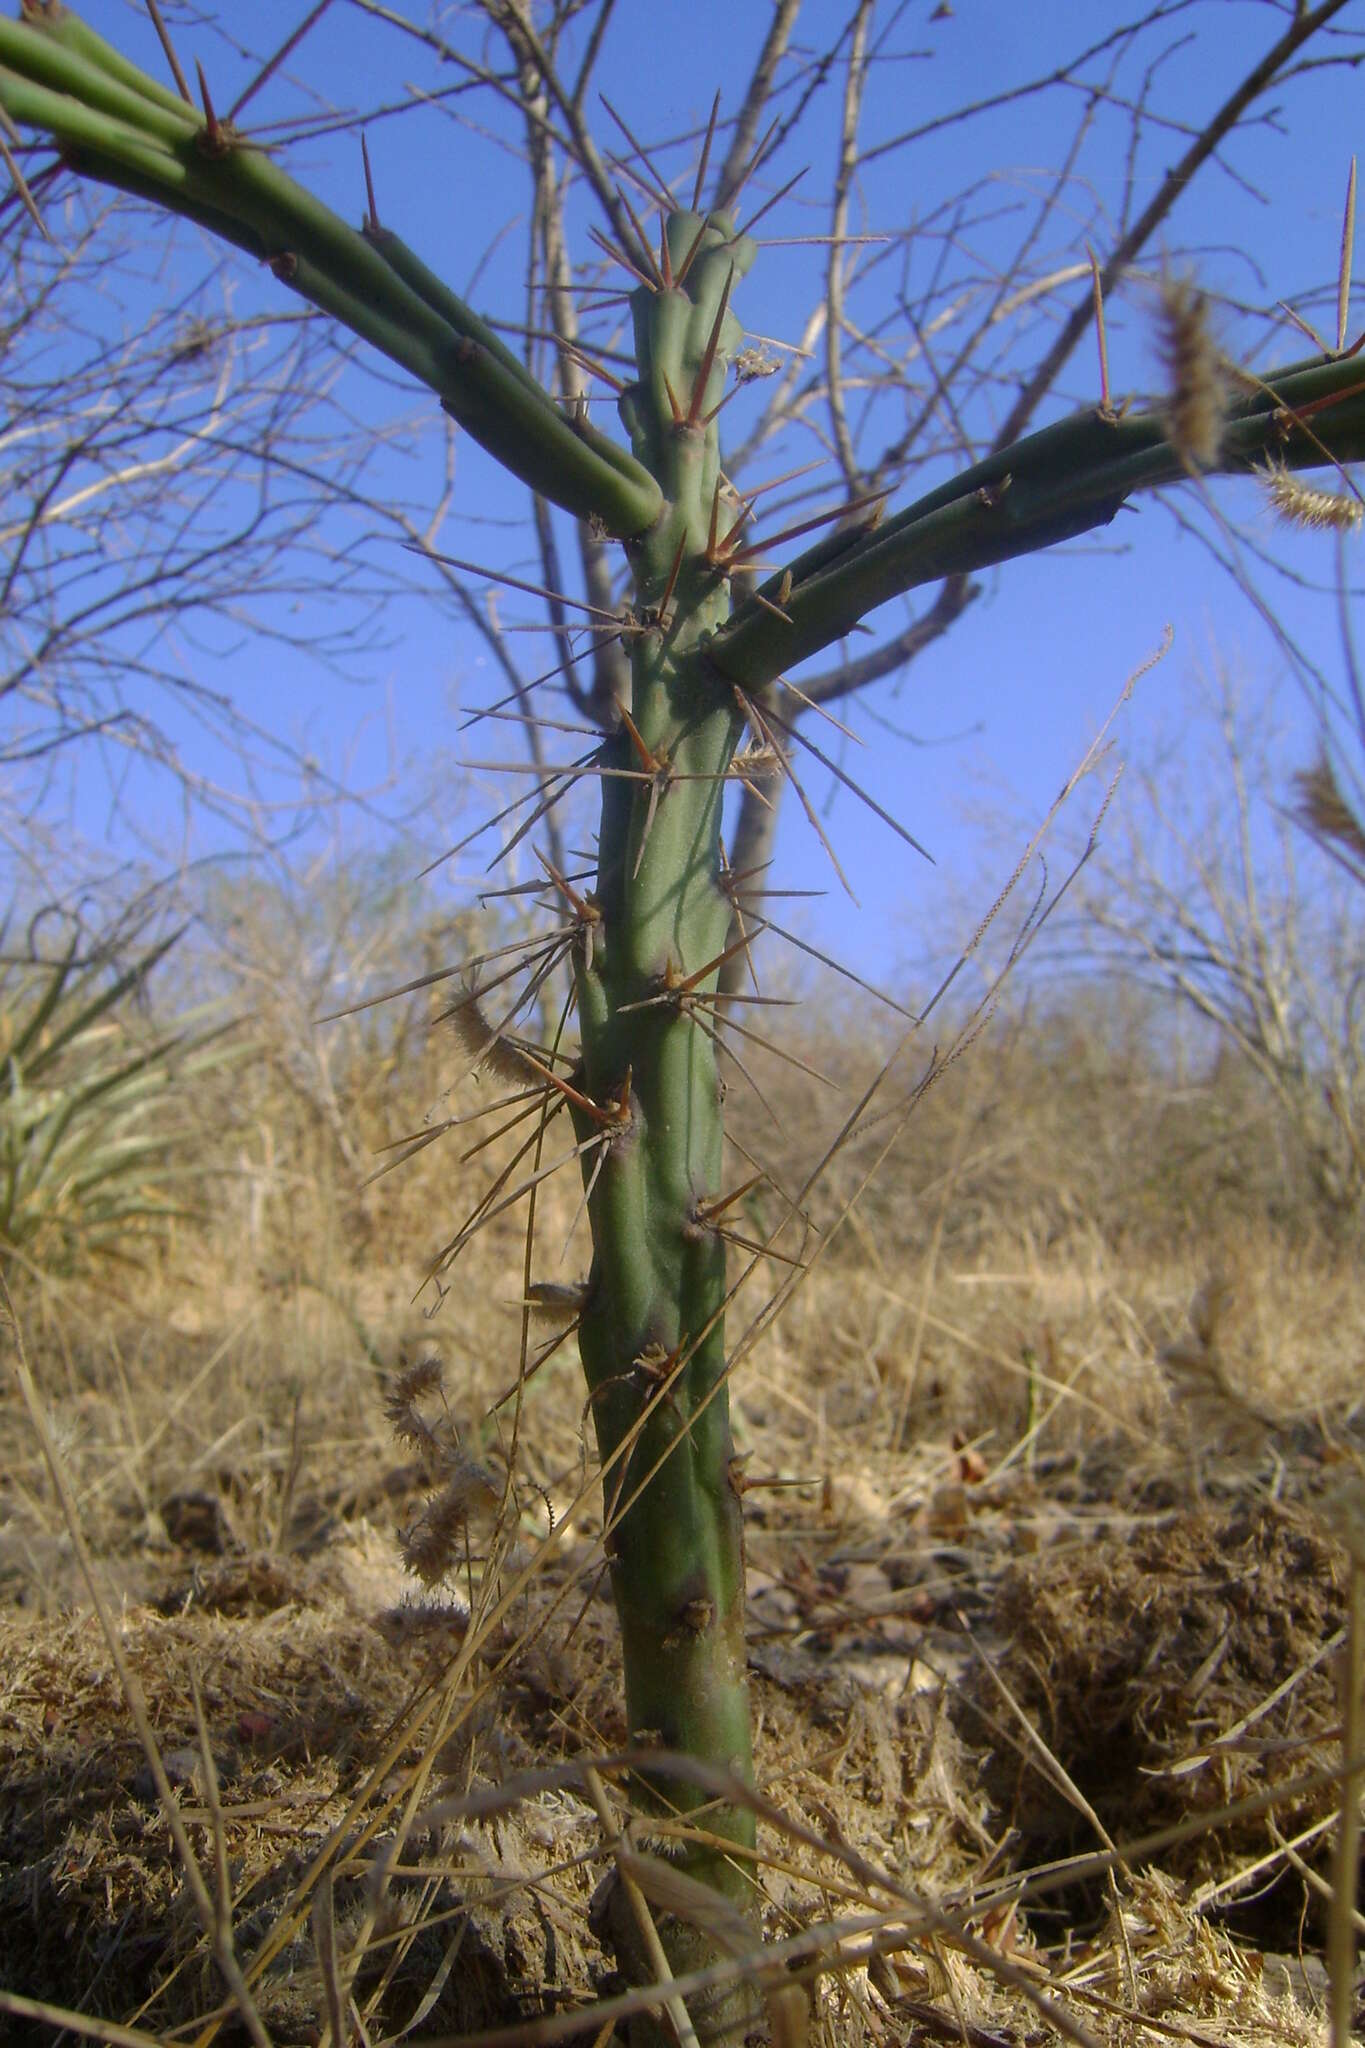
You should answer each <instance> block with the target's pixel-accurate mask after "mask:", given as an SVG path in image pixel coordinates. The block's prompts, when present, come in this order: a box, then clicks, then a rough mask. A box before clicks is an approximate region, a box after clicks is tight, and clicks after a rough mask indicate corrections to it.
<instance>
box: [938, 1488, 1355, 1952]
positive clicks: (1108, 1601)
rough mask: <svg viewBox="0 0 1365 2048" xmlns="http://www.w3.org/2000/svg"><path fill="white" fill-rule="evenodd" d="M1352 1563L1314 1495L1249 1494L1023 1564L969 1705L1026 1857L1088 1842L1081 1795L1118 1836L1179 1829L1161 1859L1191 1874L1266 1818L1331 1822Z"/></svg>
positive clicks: (1200, 1881) (989, 1774) (1207, 1872)
mask: <svg viewBox="0 0 1365 2048" xmlns="http://www.w3.org/2000/svg"><path fill="white" fill-rule="evenodd" d="M1348 1569H1349V1567H1348V1563H1347V1559H1346V1556H1345V1553H1344V1552H1343V1551H1341V1550H1339V1549H1338V1548H1337V1547H1336V1546H1334V1545H1333V1544H1332V1543H1331V1542H1330V1541H1329V1540H1328V1539H1327V1538H1326V1536H1325V1535H1324V1533H1323V1532H1322V1530H1321V1528H1320V1527H1319V1526H1318V1525H1317V1524H1316V1523H1315V1522H1314V1520H1313V1519H1312V1518H1311V1517H1310V1515H1309V1514H1308V1513H1307V1512H1306V1511H1305V1510H1304V1509H1302V1508H1299V1507H1291V1506H1282V1505H1278V1504H1275V1503H1273V1502H1268V1501H1254V1500H1253V1501H1239V1502H1237V1503H1236V1504H1235V1505H1233V1506H1231V1507H1226V1508H1218V1509H1203V1508H1201V1509H1196V1510H1190V1511H1187V1512H1184V1513H1178V1514H1175V1515H1171V1516H1167V1517H1163V1518H1161V1519H1159V1520H1155V1521H1150V1522H1146V1523H1143V1522H1137V1523H1134V1524H1133V1525H1131V1526H1129V1527H1126V1528H1123V1529H1121V1530H1119V1531H1116V1532H1115V1533H1112V1534H1110V1535H1107V1536H1105V1537H1103V1538H1100V1539H1098V1540H1093V1541H1090V1542H1088V1543H1086V1544H1084V1545H1074V1544H1069V1543H1063V1544H1059V1545H1057V1546H1055V1547H1053V1548H1050V1549H1048V1550H1046V1551H1044V1552H1042V1553H1040V1554H1039V1555H1037V1556H1034V1557H1029V1558H1025V1559H1020V1560H1017V1561H1015V1562H1014V1563H1012V1564H1011V1565H1010V1566H1009V1568H1008V1569H1007V1570H1006V1571H1005V1572H1004V1574H1003V1575H1002V1577H1001V1579H1000V1581H999V1584H998V1586H997V1588H996V1591H995V1597H994V1600H993V1602H992V1605H991V1608H990V1610H989V1613H988V1615H987V1617H986V1620H985V1624H984V1628H983V1637H984V1638H985V1640H987V1641H990V1640H995V1641H997V1642H998V1643H999V1644H1000V1645H1001V1647H1000V1649H999V1652H998V1654H997V1655H996V1656H994V1657H992V1658H991V1659H990V1668H987V1665H986V1662H985V1660H984V1659H983V1660H982V1661H981V1662H978V1664H977V1665H976V1667H975V1669H974V1671H973V1672H972V1673H971V1674H970V1675H969V1677H968V1679H967V1681H966V1683H965V1686H964V1688H963V1693H962V1702H963V1705H962V1711H963V1713H964V1714H965V1724H964V1725H965V1727H966V1728H967V1729H968V1730H972V1729H974V1730H975V1735H976V1739H978V1740H979V1739H980V1736H981V1733H982V1732H983V1729H984V1728H985V1727H990V1728H993V1729H994V1730H995V1731H997V1732H996V1739H995V1742H994V1746H993V1748H992V1749H991V1752H990V1756H989V1759H988V1762H987V1764H986V1770H985V1777H986V1784H987V1786H988V1789H989V1791H990V1794H991V1798H992V1802H993V1805H994V1807H995V1809H996V1811H997V1813H998V1814H999V1815H1000V1816H1002V1817H1004V1818H1006V1819H1008V1821H1009V1823H1010V1824H1011V1825H1012V1826H1013V1827H1015V1828H1017V1829H1018V1830H1019V1831H1020V1834H1021V1836H1022V1837H1023V1842H1024V1860H1025V1861H1027V1862H1048V1861H1052V1860H1054V1859H1056V1858H1058V1857H1062V1856H1066V1855H1070V1854H1074V1853H1077V1852H1078V1851H1083V1850H1085V1849H1089V1848H1093V1847H1095V1846H1096V1831H1095V1828H1094V1825H1093V1823H1092V1822H1091V1821H1089V1820H1088V1819H1087V1818H1086V1816H1085V1814H1084V1811H1083V1810H1082V1803H1083V1802H1085V1803H1088V1804H1089V1806H1090V1807H1091V1808H1092V1809H1093V1812H1094V1814H1095V1815H1096V1816H1098V1818H1099V1820H1100V1821H1101V1823H1102V1824H1103V1826H1104V1828H1105V1829H1106V1830H1107V1831H1108V1832H1109V1833H1110V1834H1111V1835H1112V1836H1113V1838H1114V1839H1115V1840H1117V1841H1119V1842H1133V1841H1136V1840H1138V1839H1140V1838H1142V1837H1144V1836H1149V1835H1155V1834H1159V1833H1162V1832H1166V1833H1168V1834H1169V1836H1170V1839H1168V1840H1167V1841H1166V1842H1165V1843H1164V1844H1162V1845H1161V1847H1160V1861H1161V1864H1162V1867H1163V1868H1164V1869H1165V1870H1166V1871H1168V1872H1169V1873H1171V1874H1173V1875H1175V1876H1177V1877H1178V1878H1180V1879H1181V1880H1182V1881H1184V1882H1185V1883H1186V1884H1187V1885H1189V1886H1190V1887H1192V1888H1194V1889H1198V1888H1199V1887H1201V1886H1203V1887H1216V1886H1222V1885H1225V1884H1227V1883H1228V1880H1229V1878H1230V1877H1231V1876H1232V1875H1233V1874H1234V1873H1235V1872H1236V1871H1237V1869H1238V1867H1239V1865H1240V1864H1243V1863H1245V1864H1247V1865H1248V1866H1249V1865H1251V1864H1254V1863H1256V1862H1258V1861H1259V1859H1260V1858H1261V1857H1262V1856H1264V1855H1265V1854H1266V1853H1267V1852H1268V1851H1272V1850H1273V1849H1274V1848H1275V1846H1276V1845H1275V1841H1274V1837H1273V1834H1272V1833H1271V1832H1270V1830H1271V1829H1272V1828H1274V1829H1278V1831H1279V1833H1280V1836H1281V1838H1282V1839H1283V1837H1285V1836H1289V1837H1293V1836H1296V1835H1298V1834H1300V1833H1301V1832H1303V1831H1305V1830H1310V1829H1312V1828H1313V1827H1314V1825H1315V1824H1317V1823H1323V1824H1324V1825H1325V1824H1327V1823H1329V1822H1330V1820H1331V1817H1332V1815H1333V1814H1334V1812H1335V1810H1336V1806H1337V1801H1338V1792H1337V1788H1336V1786H1335V1784H1334V1783H1332V1782H1331V1780H1330V1773H1331V1771H1332V1769H1333V1766H1334V1763H1335V1762H1336V1760H1337V1758H1338V1756H1339V1708H1338V1703H1337V1694H1336V1684H1335V1676H1336V1674H1335V1664H1334V1658H1333V1648H1334V1645H1335V1644H1336V1643H1337V1642H1338V1641H1339V1631H1340V1630H1341V1628H1342V1624H1343V1622H1344V1619H1345V1611H1346V1603H1345V1589H1346V1583H1347V1573H1348ZM992 1671H993V1672H994V1674H995V1676H992ZM1006 1691H1007V1692H1008V1695H1009V1697H1008V1698H1007V1696H1006ZM1011 1699H1012V1700H1013V1702H1014V1703H1015V1706H1014V1707H1012V1706H1011V1704H1010V1701H1011ZM1016 1708H1017V1711H1016ZM1026 1723H1027V1726H1026V1725H1025V1724H1026ZM1030 1730H1031V1731H1032V1733H1030ZM1035 1736H1036V1738H1038V1739H1037V1740H1035V1739H1034V1737H1035ZM1040 1744H1041V1745H1043V1746H1045V1748H1046V1752H1047V1754H1046V1755H1044V1754H1043V1749H1042V1747H1040ZM1056 1766H1060V1769H1061V1771H1062V1772H1064V1773H1065V1774H1066V1776H1067V1778H1069V1780H1070V1783H1071V1786H1072V1787H1073V1788H1074V1794H1075V1795H1079V1797H1077V1796H1071V1795H1068V1793H1067V1791H1066V1789H1065V1788H1064V1786H1063V1785H1062V1784H1061V1781H1060V1775H1059V1772H1058V1770H1057V1768H1056ZM1315 1779H1317V1780H1318V1782H1314V1780H1315ZM1323 1780H1325V1781H1323ZM1271 1791H1273V1792H1274V1793H1275V1794H1276V1798H1275V1802H1274V1816H1273V1820H1269V1819H1268V1817H1267V1813H1266V1811H1265V1809H1264V1807H1261V1806H1258V1805H1257V1804H1256V1802H1257V1800H1258V1798H1259V1797H1260V1796H1261V1795H1264V1794H1267V1793H1269V1792H1271ZM1239 1805H1240V1806H1242V1807H1243V1808H1245V1809H1247V1810H1244V1811H1241V1812H1236V1813H1232V1814H1229V1813H1228V1811H1227V1810H1228V1809H1229V1808H1233V1807H1237V1806H1239ZM1210 1830H1212V1831H1210ZM1321 1849H1322V1843H1321V1842H1318V1843H1317V1845H1316V1848H1310V1849H1308V1850H1306V1851H1305V1854H1307V1855H1308V1856H1309V1858H1310V1860H1311V1861H1312V1862H1314V1863H1319V1862H1320V1861H1321V1853H1320V1852H1321ZM1232 1889H1235V1886H1234V1887H1232ZM1300 1909H1301V1898H1300V1895H1299V1894H1298V1893H1297V1891H1296V1896H1295V1903H1294V1908H1293V1911H1294V1913H1295V1914H1296V1915H1297V1914H1298V1913H1299V1911H1300ZM1290 1931H1291V1932H1292V1930H1290ZM1284 1945H1285V1946H1286V1947H1288V1946H1292V1943H1290V1942H1288V1941H1287V1942H1286V1943H1285V1944H1284Z"/></svg>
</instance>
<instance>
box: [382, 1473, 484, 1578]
mask: <svg viewBox="0 0 1365 2048" xmlns="http://www.w3.org/2000/svg"><path fill="white" fill-rule="evenodd" d="M498 1498H499V1492H498V1487H497V1484H496V1482H495V1481H494V1479H493V1477H492V1475H491V1474H490V1473H489V1472H487V1471H486V1470H485V1468H484V1467H483V1466H482V1465H479V1464H476V1463H475V1461H474V1460H473V1459H472V1458H466V1457H465V1456H463V1454H460V1455H457V1456H456V1458H455V1459H454V1461H453V1462H452V1464H451V1465H450V1466H449V1468H448V1469H447V1475H446V1479H445V1483H444V1485H443V1486H441V1487H440V1488H439V1490H438V1491H437V1492H436V1493H434V1494H433V1495H432V1496H431V1499H430V1500H429V1501H428V1502H427V1504H426V1506H425V1508H424V1509H423V1510H422V1512H421V1514H420V1515H419V1516H418V1517H417V1520H416V1521H415V1522H413V1523H412V1524H411V1525H410V1526H409V1527H408V1528H406V1529H403V1530H401V1531H400V1532H399V1537H398V1548H399V1551H400V1552H401V1554H402V1558H403V1562H404V1564H405V1565H406V1566H407V1568H408V1570H409V1571H410V1572H411V1573H412V1574H413V1576H414V1577H415V1578H419V1579H420V1580H421V1581H422V1584H423V1585H424V1586H437V1585H439V1584H440V1582H441V1580H442V1579H444V1578H445V1577H446V1576H447V1575H448V1574H449V1573H450V1572H451V1571H452V1570H453V1569H454V1568H455V1566H456V1565H457V1564H458V1563H459V1562H460V1556H461V1548H462V1545H463V1543H464V1537H465V1531H466V1529H467V1528H468V1526H469V1518H470V1516H471V1514H473V1513H474V1511H475V1510H476V1509H477V1508H480V1507H488V1506H491V1505H493V1504H495V1503H496V1502H497V1500H498Z"/></svg>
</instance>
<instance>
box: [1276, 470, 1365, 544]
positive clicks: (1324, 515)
mask: <svg viewBox="0 0 1365 2048" xmlns="http://www.w3.org/2000/svg"><path fill="white" fill-rule="evenodd" d="M1260 474H1261V478H1262V481H1263V482H1264V484H1265V490H1266V496H1267V497H1268V498H1269V500H1270V503H1271V507H1272V509H1273V510H1274V511H1275V513H1276V514H1277V515H1278V517H1279V518H1281V519H1284V520H1287V521H1288V523H1289V524H1290V525H1291V526H1302V527H1304V528H1306V529H1307V531H1308V532H1310V533H1354V532H1355V530H1356V528H1357V527H1358V526H1359V524H1360V522H1361V519H1362V517H1365V501H1362V500H1361V499H1360V498H1358V497H1357V496H1356V495H1355V493H1354V492H1353V491H1324V490H1323V489H1322V488H1321V487H1320V486H1318V485H1315V484H1306V483H1304V481H1303V480H1302V478H1301V477H1297V476H1295V475H1294V473H1293V471H1292V470H1289V469H1286V468H1285V467H1284V465H1283V464H1282V463H1278V462H1271V463H1267V465H1266V467H1265V468H1264V469H1263V470H1262V471H1261V472H1260Z"/></svg>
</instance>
